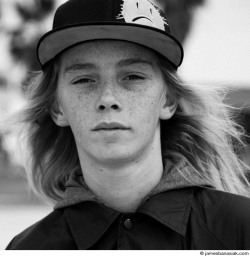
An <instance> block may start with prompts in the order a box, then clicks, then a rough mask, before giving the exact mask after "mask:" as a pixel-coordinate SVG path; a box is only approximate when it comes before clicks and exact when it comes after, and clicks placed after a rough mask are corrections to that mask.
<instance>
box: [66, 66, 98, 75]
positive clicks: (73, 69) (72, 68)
mask: <svg viewBox="0 0 250 257" xmlns="http://www.w3.org/2000/svg"><path fill="white" fill-rule="evenodd" d="M93 69H97V66H96V65H95V64H93V63H73V64H71V65H69V66H66V67H65V68H64V70H63V74H64V75H65V74H66V73H71V72H74V71H79V70H93Z"/></svg>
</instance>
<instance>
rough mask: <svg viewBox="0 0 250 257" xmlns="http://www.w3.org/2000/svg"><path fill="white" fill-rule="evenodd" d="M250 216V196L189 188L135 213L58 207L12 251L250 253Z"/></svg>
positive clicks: (89, 204)
mask: <svg viewBox="0 0 250 257" xmlns="http://www.w3.org/2000/svg"><path fill="white" fill-rule="evenodd" d="M249 217H250V200H249V198H246V197H241V196H238V195H233V194H229V193H225V192H221V191H217V190H213V189H204V188H183V189H176V190H170V191H166V192H163V193H160V194H157V195H155V196H153V197H151V198H150V199H148V200H147V201H146V202H145V203H144V204H143V205H142V206H140V207H139V208H138V210H137V211H136V212H135V213H120V212H118V211H116V210H113V209H111V208H109V207H107V206H105V205H103V204H100V203H98V202H94V201H86V202H82V203H80V204H76V205H72V206H68V207H65V208H61V209H57V210H55V211H53V212H52V213H51V214H49V215H48V216H47V217H45V218H44V219H43V220H41V221H39V222H38V223H36V224H35V225H33V226H31V227H30V228H28V229H26V230H25V231H24V232H22V233H21V234H19V235H18V236H16V237H15V238H14V239H13V240H12V241H11V243H10V244H9V245H8V247H7V249H20V250H22V249H24V250H53V249H58V250H64V249H69V250H72V249H80V250H85V249H90V250H91V249H93V250H98V249H100V250H112V249H117V250H125V249H126V250H140V249H141V250H149V249H150V250H156V249H158V250H170V249H171V250H181V249H186V250H187V249H193V250H201V249H213V250H216V249H218V250H223V249H250V240H249V238H250V222H249Z"/></svg>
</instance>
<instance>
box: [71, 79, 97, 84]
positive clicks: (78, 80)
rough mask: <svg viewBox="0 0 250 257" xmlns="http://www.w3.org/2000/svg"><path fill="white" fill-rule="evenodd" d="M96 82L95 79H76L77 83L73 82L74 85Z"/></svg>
mask: <svg viewBox="0 0 250 257" xmlns="http://www.w3.org/2000/svg"><path fill="white" fill-rule="evenodd" d="M94 82H95V81H94V80H93V79H89V78H80V79H76V80H75V81H73V83H72V84H73V85H76V84H85V83H94Z"/></svg>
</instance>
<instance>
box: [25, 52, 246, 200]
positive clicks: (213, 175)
mask: <svg viewBox="0 0 250 257" xmlns="http://www.w3.org/2000/svg"><path fill="white" fill-rule="evenodd" d="M159 65H160V68H161V70H162V72H163V75H164V78H165V81H166V85H167V89H168V90H167V97H171V98H172V99H174V100H175V101H177V102H178V107H177V110H176V112H175V114H174V115H173V117H172V118H171V119H170V120H167V121H161V141H162V142H161V143H162V155H163V160H164V161H170V162H172V163H173V164H176V165H177V164H178V162H180V161H185V162H186V163H187V165H189V169H188V172H189V173H188V174H187V173H186V172H187V169H185V173H183V171H182V170H181V169H180V170H179V172H180V174H181V175H182V176H183V177H184V178H185V179H186V180H188V181H189V182H191V183H193V184H194V185H195V183H196V181H195V180H192V178H193V177H194V175H196V176H198V177H199V178H200V179H201V180H202V181H204V183H207V184H208V185H211V186H213V187H215V188H216V189H218V190H222V191H227V192H231V193H236V194H241V195H245V196H249V191H248V190H249V182H248V181H247V179H246V176H245V167H244V164H243V162H241V160H240V158H239V153H240V150H241V149H242V147H243V146H244V144H243V142H242V141H241V137H242V135H243V130H242V129H241V128H240V126H239V125H237V124H236V123H235V122H234V121H233V119H232V117H231V115H230V109H229V107H228V106H226V105H225V104H224V103H223V95H222V94H220V92H218V91H217V90H214V89H208V88H205V87H200V88H198V87H192V86H191V85H188V84H184V83H183V82H182V81H181V80H180V78H179V77H178V76H177V74H176V71H175V69H173V68H172V66H171V65H170V64H169V62H168V61H167V60H166V59H165V58H163V57H162V56H159ZM58 72H59V64H58V62H57V60H55V61H54V63H51V64H50V65H49V66H47V68H46V69H45V70H44V72H37V73H36V74H35V76H34V79H33V80H31V82H30V84H29V86H28V88H27V96H28V106H27V108H26V109H25V110H24V112H23V116H22V117H23V120H22V121H23V122H24V123H25V124H27V126H28V127H27V142H28V147H29V149H30V152H29V154H30V167H29V169H28V171H27V172H28V178H29V181H30V183H31V185H33V189H35V190H36V191H37V192H38V193H39V194H43V195H45V196H47V197H48V198H49V199H51V200H59V199H61V198H62V197H63V194H64V191H65V183H66V181H67V178H68V176H69V175H70V173H72V172H73V171H75V170H78V169H81V168H80V163H79V158H78V154H77V150H76V145H75V141H74V136H73V133H72V131H71V129H70V127H59V126H57V125H56V124H55V123H54V121H53V119H52V115H53V114H52V112H51V110H52V109H53V108H54V105H55V104H56V90H57V83H58Z"/></svg>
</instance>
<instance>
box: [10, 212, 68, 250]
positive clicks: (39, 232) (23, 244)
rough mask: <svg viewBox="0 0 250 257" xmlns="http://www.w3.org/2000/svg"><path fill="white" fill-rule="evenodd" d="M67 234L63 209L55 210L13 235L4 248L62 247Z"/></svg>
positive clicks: (39, 248) (45, 248)
mask: <svg viewBox="0 0 250 257" xmlns="http://www.w3.org/2000/svg"><path fill="white" fill-rule="evenodd" d="M69 234H70V233H69V231H68V227H67V223H66V220H65V218H64V215H63V211H62V210H55V211H53V212H51V213H50V214H49V215H47V216H46V217H45V218H43V219H42V220H40V221H38V222H37V223H35V224H33V225H32V226H30V227H28V228H27V229H25V230H24V231H23V232H21V233H20V234H18V235H17V236H15V237H14V238H13V239H12V241H11V242H10V243H9V245H8V246H7V248H6V250H41V249H44V250H52V249H64V247H67V246H68V245H67V244H65V245H64V243H66V242H69V241H70V240H67V237H69V239H70V236H69ZM62 242H63V243H62Z"/></svg>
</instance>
